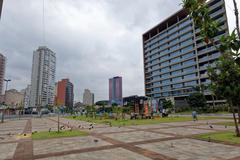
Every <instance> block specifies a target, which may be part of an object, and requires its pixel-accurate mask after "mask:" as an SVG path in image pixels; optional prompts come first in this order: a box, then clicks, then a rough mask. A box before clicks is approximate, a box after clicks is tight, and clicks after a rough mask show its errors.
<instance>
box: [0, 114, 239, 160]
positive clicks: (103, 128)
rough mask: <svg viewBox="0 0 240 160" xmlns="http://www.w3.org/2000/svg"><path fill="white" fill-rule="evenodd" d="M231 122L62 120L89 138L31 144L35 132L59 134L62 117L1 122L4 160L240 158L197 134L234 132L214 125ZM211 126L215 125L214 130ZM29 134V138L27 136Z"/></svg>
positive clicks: (236, 148)
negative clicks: (111, 123)
mask: <svg viewBox="0 0 240 160" xmlns="http://www.w3.org/2000/svg"><path fill="white" fill-rule="evenodd" d="M224 121H226V122H227V121H229V120H226V119H215V120H208V121H207V120H202V121H197V122H192V121H189V122H171V123H160V124H154V125H153V124H151V125H134V126H125V127H110V126H109V125H98V124H94V127H93V129H89V128H90V127H89V126H90V124H91V123H89V122H82V121H77V120H69V119H65V118H60V122H61V126H62V125H64V126H66V128H67V127H68V128H73V129H79V130H85V131H87V132H89V135H88V136H84V137H67V138H53V139H47V140H32V139H31V137H30V136H28V135H31V133H32V132H40V131H48V130H49V129H50V128H51V130H52V131H54V130H57V117H51V118H32V119H27V120H12V121H5V123H0V160H2V159H3V160H5V159H8V160H10V159H18V160H20V159H23V160H25V159H26V160H33V159H43V160H46V159H50V160H75V159H81V160H106V159H109V160H111V159H113V160H151V159H154V160H174V159H179V160H192V159H194V160H208V159H209V160H239V159H240V145H233V144H228V143H219V142H207V141H203V140H198V139H195V138H194V137H193V135H198V134H202V133H214V132H219V131H234V127H231V126H223V125H222V126H221V125H214V123H217V122H224ZM210 125H211V127H210ZM24 134H25V136H24Z"/></svg>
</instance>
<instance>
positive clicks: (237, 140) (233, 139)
mask: <svg viewBox="0 0 240 160" xmlns="http://www.w3.org/2000/svg"><path fill="white" fill-rule="evenodd" d="M194 137H195V138H200V139H203V140H208V139H209V137H210V138H211V139H212V140H217V141H222V142H230V143H233V144H240V137H237V136H236V134H235V133H234V132H217V133H206V134H200V135H197V136H194Z"/></svg>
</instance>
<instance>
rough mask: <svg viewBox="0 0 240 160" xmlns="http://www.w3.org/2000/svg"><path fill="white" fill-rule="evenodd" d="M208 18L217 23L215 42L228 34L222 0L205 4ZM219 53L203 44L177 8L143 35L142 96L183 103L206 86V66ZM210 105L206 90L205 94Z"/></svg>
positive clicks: (217, 56)
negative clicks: (207, 7) (197, 89)
mask: <svg viewBox="0 0 240 160" xmlns="http://www.w3.org/2000/svg"><path fill="white" fill-rule="evenodd" d="M208 5H209V9H210V16H211V17H212V18H213V19H214V20H216V21H218V22H219V25H220V26H219V29H220V31H219V33H218V35H217V36H216V37H215V38H214V39H215V40H216V41H217V43H218V42H219V39H220V37H221V36H224V35H227V34H228V24H227V16H226V8H225V3H224V0H210V1H209V2H208ZM220 55H221V54H220V53H219V51H218V50H217V49H216V48H215V47H214V46H212V45H211V44H206V43H205V42H204V41H203V39H202V37H201V35H200V30H199V29H198V28H197V27H196V26H194V23H193V20H192V19H191V17H190V16H189V15H188V13H187V12H186V10H184V9H181V10H179V11H177V12H176V13H174V14H173V15H171V16H170V17H168V18H167V19H165V20H164V21H162V22H161V23H159V24H158V25H157V26H155V27H153V28H152V29H150V30H149V31H147V32H146V33H144V34H143V59H144V77H145V94H146V96H149V97H152V98H156V99H163V98H167V97H168V98H173V99H174V100H175V104H176V105H178V104H184V102H186V97H187V96H188V95H189V94H190V93H192V92H193V91H194V88H195V87H196V86H200V85H201V84H203V85H208V84H209V83H210V80H209V78H208V75H207V66H215V62H216V60H217V59H218V58H219V56H220ZM204 94H205V95H206V97H207V99H208V102H209V103H211V96H210V92H209V91H207V90H206V91H205V92H204Z"/></svg>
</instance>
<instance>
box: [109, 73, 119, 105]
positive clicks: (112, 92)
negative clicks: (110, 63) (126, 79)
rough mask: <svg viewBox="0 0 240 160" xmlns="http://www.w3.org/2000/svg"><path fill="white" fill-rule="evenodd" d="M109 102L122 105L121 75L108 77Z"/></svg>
mask: <svg viewBox="0 0 240 160" xmlns="http://www.w3.org/2000/svg"><path fill="white" fill-rule="evenodd" d="M109 103H110V104H113V103H116V104H118V105H122V77H113V78H110V79H109Z"/></svg>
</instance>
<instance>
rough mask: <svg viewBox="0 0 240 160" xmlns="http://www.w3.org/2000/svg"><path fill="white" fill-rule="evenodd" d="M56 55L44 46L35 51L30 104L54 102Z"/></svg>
mask: <svg viewBox="0 0 240 160" xmlns="http://www.w3.org/2000/svg"><path fill="white" fill-rule="evenodd" d="M55 74H56V56H55V53H54V52H53V51H51V50H50V49H49V48H47V47H45V46H43V47H39V48H38V49H37V50H36V51H34V52H33V63H32V77H31V97H30V106H31V107H36V106H46V105H53V104H54V92H55V89H54V88H55Z"/></svg>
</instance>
